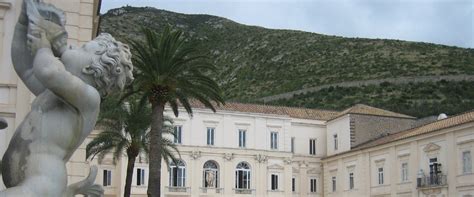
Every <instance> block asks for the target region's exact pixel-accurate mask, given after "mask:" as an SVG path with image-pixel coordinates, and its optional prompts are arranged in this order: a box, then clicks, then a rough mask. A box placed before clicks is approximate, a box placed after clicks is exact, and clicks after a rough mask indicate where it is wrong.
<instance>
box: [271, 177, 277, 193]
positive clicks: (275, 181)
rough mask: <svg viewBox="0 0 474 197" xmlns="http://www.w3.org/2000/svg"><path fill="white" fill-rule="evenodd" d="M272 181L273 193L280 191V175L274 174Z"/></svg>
mask: <svg viewBox="0 0 474 197" xmlns="http://www.w3.org/2000/svg"><path fill="white" fill-rule="evenodd" d="M271 181H272V183H271V185H272V191H275V190H278V175H277V174H272V177H271Z"/></svg>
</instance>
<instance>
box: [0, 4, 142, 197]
mask: <svg viewBox="0 0 474 197" xmlns="http://www.w3.org/2000/svg"><path fill="white" fill-rule="evenodd" d="M65 22H66V20H65V15H64V13H63V12H62V11H61V10H59V9H57V8H55V7H54V6H52V5H50V4H45V3H43V2H40V1H37V0H36V1H33V0H24V1H23V4H22V11H21V14H20V17H19V19H18V22H17V24H16V27H15V34H14V38H13V42H12V43H13V44H12V54H11V58H12V62H13V65H14V68H15V71H16V72H17V74H18V75H19V77H20V78H21V80H22V81H23V82H24V84H25V85H26V86H27V87H28V89H29V90H30V91H31V92H32V93H33V94H34V95H35V96H36V98H35V100H34V101H33V103H32V106H31V111H30V112H29V113H28V115H27V116H26V117H25V119H24V121H23V122H22V123H21V125H20V126H19V127H18V128H17V130H16V131H15V134H14V135H13V137H12V139H11V141H10V144H9V146H8V148H7V151H6V152H5V154H4V156H3V161H2V162H3V163H2V169H1V171H2V176H3V181H4V183H5V186H6V187H7V189H5V190H3V191H0V197H4V196H22V197H33V196H35V197H60V196H68V197H69V196H75V195H76V194H83V195H87V196H102V195H103V189H102V187H101V186H100V185H97V184H94V181H95V176H96V174H97V168H96V167H91V170H90V172H89V176H88V177H86V178H85V179H84V180H82V181H80V182H78V183H74V184H71V185H69V186H68V185H67V172H66V162H67V161H68V160H69V159H70V158H71V156H72V154H73V153H74V151H75V150H76V149H77V148H78V147H79V145H80V144H82V143H83V141H84V139H85V138H86V137H87V136H88V135H89V134H90V132H91V131H92V130H93V129H94V126H95V123H96V120H97V116H98V114H99V106H100V101H101V96H106V95H107V94H108V93H111V92H112V91H120V90H121V89H123V88H124V86H125V85H126V84H127V83H129V82H131V80H133V76H132V69H133V65H132V63H131V59H130V58H131V54H130V50H129V48H128V46H127V45H125V44H123V43H121V42H118V41H116V40H115V39H114V38H113V37H112V36H111V35H109V34H101V35H99V36H98V37H97V38H95V39H94V40H92V41H90V42H88V43H86V44H84V45H83V46H82V47H80V48H75V47H70V46H67V38H68V35H67V32H66V30H65Z"/></svg>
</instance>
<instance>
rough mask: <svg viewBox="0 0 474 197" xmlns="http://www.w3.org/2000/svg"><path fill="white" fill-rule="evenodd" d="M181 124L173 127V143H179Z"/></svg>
mask: <svg viewBox="0 0 474 197" xmlns="http://www.w3.org/2000/svg"><path fill="white" fill-rule="evenodd" d="M181 128H182V127H181V126H175V127H174V143H176V144H181Z"/></svg>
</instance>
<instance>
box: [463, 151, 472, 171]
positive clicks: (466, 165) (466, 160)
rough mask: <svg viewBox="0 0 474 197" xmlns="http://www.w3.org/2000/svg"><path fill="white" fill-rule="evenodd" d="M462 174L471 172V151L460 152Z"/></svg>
mask: <svg viewBox="0 0 474 197" xmlns="http://www.w3.org/2000/svg"><path fill="white" fill-rule="evenodd" d="M462 172H463V173H471V172H472V159H471V151H464V152H462Z"/></svg>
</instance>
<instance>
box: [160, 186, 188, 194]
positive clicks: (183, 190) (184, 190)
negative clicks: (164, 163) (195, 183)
mask: <svg viewBox="0 0 474 197" xmlns="http://www.w3.org/2000/svg"><path fill="white" fill-rule="evenodd" d="M166 188H167V189H168V192H180V193H190V192H191V188H190V187H166Z"/></svg>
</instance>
